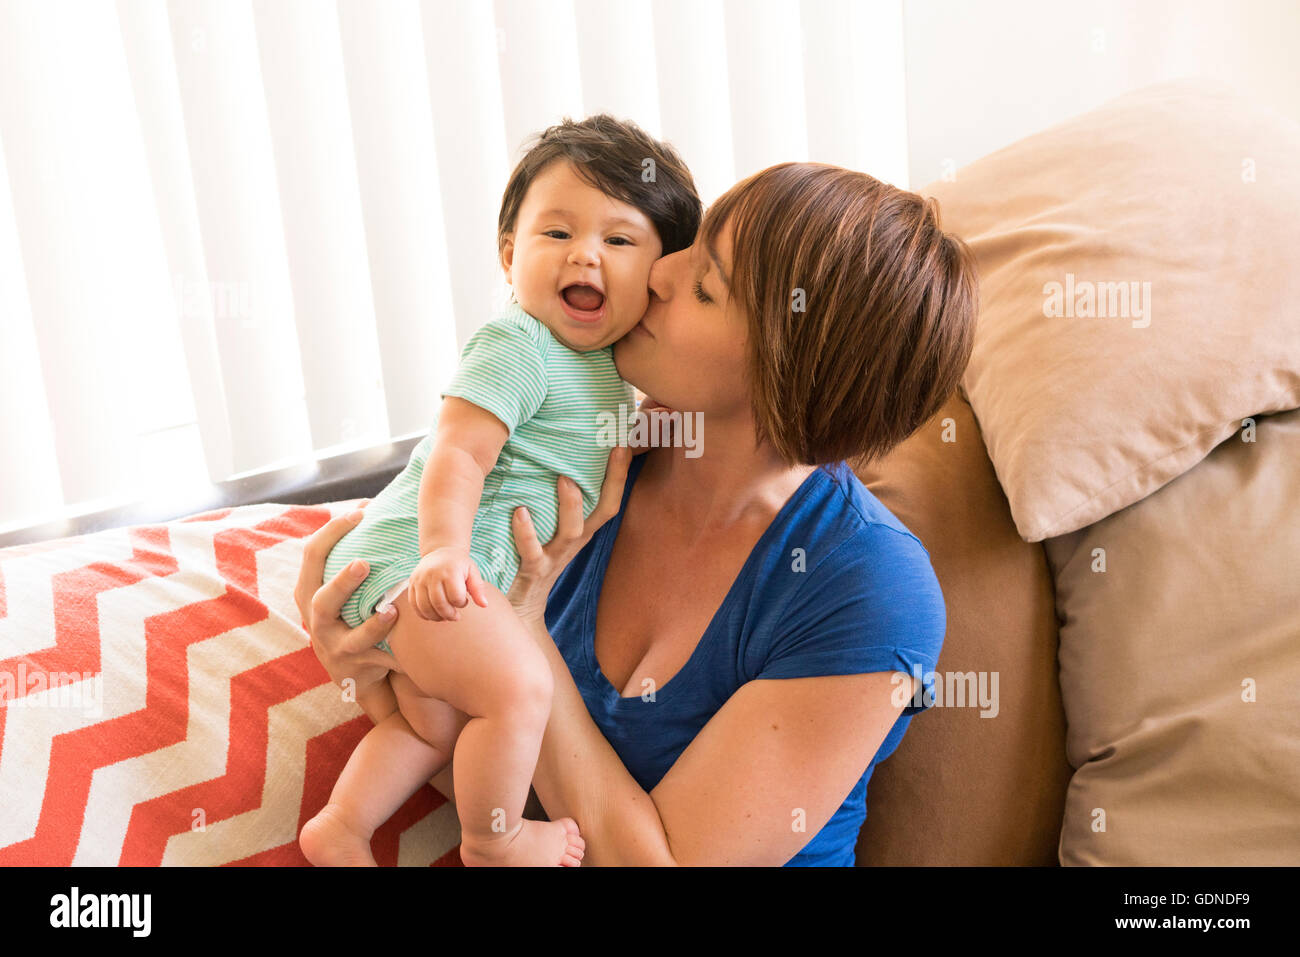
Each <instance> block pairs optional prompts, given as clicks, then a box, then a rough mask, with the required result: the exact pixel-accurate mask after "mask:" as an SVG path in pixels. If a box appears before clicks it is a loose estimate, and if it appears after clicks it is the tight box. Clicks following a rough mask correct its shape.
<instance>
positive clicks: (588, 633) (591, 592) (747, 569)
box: [582, 452, 829, 707]
mask: <svg viewBox="0 0 1300 957" xmlns="http://www.w3.org/2000/svg"><path fill="white" fill-rule="evenodd" d="M650 454H651V453H650V452H645V453H643V454H641V455H637V456H636V457H635V458H634V459H633V460H632V464H631V465H629V466H628V473H627V480H626V482H625V483H624V488H623V500H622V502H621V503H620V504H619V509H618V514H617V515H615V516H614V517H613V518H612V519H610V520H609V521H608V522H607V523H606V524H605V525H604V526H602V527H601V528H600V530H599V531H598V532H597V535H598V536H599V540H598V541H597V551H596V555H595V558H594V561H595V563H596V572H595V581H594V582H592V583H591V584H590V585H589V586H588V587H587V595H586V601H585V602H584V613H583V638H582V647H583V652H584V657H585V659H586V662H587V670H588V672H589V673H590V675H591V677H592V680H593V681H595V683H596V684H597V686H598V687H599V688H600V690H601V692H602V693H603V694H604V696H605V698H606V699H607V700H608V701H610V702H612V704H613V705H614V706H616V707H629V706H632V705H635V704H641V703H643V702H642V699H641V696H640V695H632V696H631V697H624V696H623V695H622V694H621V693H620V692H619V690H618V689H617V688H615V687H614V686H613V684H611V683H610V681H609V679H608V678H607V677H605V674H604V673H603V672H602V671H601V670H600V664H599V662H598V661H597V660H596V612H597V608H598V604H599V601H600V593H601V592H602V591H603V590H604V587H605V572H606V571H607V570H608V568H609V556H610V553H611V552H612V551H613V548H614V539H615V538H617V537H618V530H619V528H621V527H622V525H623V515H624V513H625V512H626V511H627V502H628V498H629V497H630V496H631V494H632V486H633V485H635V484H636V480H637V476H639V475H640V474H641V468H642V467H643V466H644V465H645V460H646V458H647V457H648V456H649V455H650ZM818 476H822V477H823V478H827V479H829V477H828V476H826V473H825V472H824V471H823V470H822V469H820V468H817V469H814V470H813V471H812V472H811V473H810V474H809V475H808V476H807V477H805V478H804V480H803V482H801V483H800V484H799V487H798V488H797V489H795V490H794V492H793V493H791V495H790V497H789V498H788V499H786V500H785V504H783V505H782V506H781V508H780V509H778V510H777V513H776V515H775V516H773V518H772V521H771V522H769V523H768V526H767V528H765V529H763V534H762V535H760V536H759V538H758V541H757V542H755V543H754V547H753V548H751V549H750V550H749V555H748V556H746V558H745V563H744V564H743V565H742V566H741V567H740V572H739V573H738V574H737V575H736V578H735V580H734V581H733V582H732V583H731V587H730V588H728V589H727V594H726V595H725V596H724V597H723V599H722V604H720V605H719V606H718V607H717V609H715V610H714V612H713V617H712V618H710V619H709V623H708V625H707V626H705V629H704V633H703V634H702V635H701V636H700V639H699V641H697V642H696V643H695V647H694V648H693V649H692V650H691V654H690V657H689V658H687V659H686V662H685V663H684V664H683V665H682V666H681V667H680V668H678V669H677V672H676V673H675V674H674V675H673V676H672V677H671V678H669V679H668V680H667V681H666V682H664V683H663V684H662V685H660V686H658V687H657V688H655V691H654V693H655V700H656V701H658V700H659V699H660V698H662V697H663V695H664V693H665V691H666V690H667V689H668V688H675V687H677V686H678V685H679V684H682V683H684V682H683V681H681V680H680V679H683V678H688V677H689V672H690V670H691V668H692V666H696V665H698V662H699V660H700V658H701V657H702V656H701V652H700V649H702V648H704V647H705V645H706V643H707V641H708V639H709V637H710V635H711V634H712V632H713V630H714V626H715V625H717V623H718V616H719V615H720V614H721V613H722V610H723V609H724V608H726V607H727V606H728V604H729V603H730V602H731V599H732V596H733V595H734V594H735V593H736V591H737V590H738V589H739V588H740V587H741V586H742V584H744V583H746V582H747V581H748V580H749V579H750V578H751V577H753V574H754V566H755V564H756V563H757V562H758V558H757V556H760V555H762V554H763V553H765V552H766V551H767V547H768V540H769V539H770V538H771V537H772V536H773V535H775V534H776V530H777V529H779V528H780V527H781V526H782V525H783V524H785V521H786V519H787V518H788V516H789V514H790V512H792V511H793V510H794V509H795V507H797V505H798V504H799V502H800V501H801V500H802V499H803V498H804V497H805V496H806V495H807V494H808V492H809V490H810V489H812V487H813V486H814V485H816V484H817V482H818Z"/></svg>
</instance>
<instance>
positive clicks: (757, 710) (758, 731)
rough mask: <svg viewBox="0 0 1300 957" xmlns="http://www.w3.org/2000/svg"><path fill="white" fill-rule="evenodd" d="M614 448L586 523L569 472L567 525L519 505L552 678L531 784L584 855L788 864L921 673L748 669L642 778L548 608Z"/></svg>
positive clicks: (583, 534) (534, 615) (525, 570)
mask: <svg viewBox="0 0 1300 957" xmlns="http://www.w3.org/2000/svg"><path fill="white" fill-rule="evenodd" d="M614 456H619V457H620V458H621V459H622V461H618V460H616V459H615V458H614ZM614 456H611V460H610V467H609V469H608V470H607V473H606V488H604V489H602V491H601V499H600V501H601V503H602V504H601V505H599V506H598V507H597V510H596V512H593V513H592V515H591V516H590V517H589V518H588V520H587V521H586V523H584V522H583V521H582V503H581V498H580V495H579V492H578V489H577V486H576V485H574V484H573V483H571V482H568V480H567V479H562V480H561V481H560V483H559V489H558V492H559V499H560V508H559V521H558V527H557V530H556V535H555V538H553V539H552V540H551V542H550V544H548V545H547V546H546V547H545V548H542V546H541V545H540V544H539V543H538V542H537V537H536V534H535V533H534V532H533V529H532V526H531V523H530V522H529V521H528V520H527V518H526V515H522V514H520V513H518V512H517V513H516V516H515V529H514V530H515V542H516V544H517V546H518V548H519V552H520V557H521V566H520V569H521V570H520V576H519V577H517V578H516V582H515V585H514V586H513V587H512V588H511V600H512V601H513V602H515V603H516V606H515V607H516V610H517V611H519V613H520V616H521V618H523V619H524V621H525V623H526V624H527V625H528V627H529V628H530V630H531V632H532V634H533V635H534V637H535V638H536V640H537V642H538V645H539V647H541V648H542V650H543V651H544V652H545V653H546V655H547V658H548V660H549V661H550V662H551V671H552V675H553V678H554V691H553V695H552V703H551V717H550V721H549V723H548V724H547V727H546V733H545V736H544V737H543V739H542V748H541V753H540V755H539V758H538V762H537V770H536V771H535V772H534V775H533V787H534V789H535V790H536V791H537V796H538V798H539V799H540V800H541V802H542V805H543V807H544V808H545V809H546V812H547V816H548V817H550V818H551V819H552V820H554V819H556V818H558V817H572V818H573V819H574V820H576V821H577V822H578V826H579V827H580V828H581V829H582V834H583V838H584V839H585V841H586V854H585V856H584V857H583V864H584V865H587V866H591V865H609V864H614V865H643V864H665V865H672V864H677V865H722V864H732V865H773V866H779V865H782V864H784V863H785V862H786V861H788V860H789V859H790V858H792V857H794V856H795V854H797V853H798V852H799V851H800V850H801V849H802V848H803V847H804V846H805V845H806V844H807V843H808V842H809V841H810V840H812V838H813V837H814V836H815V835H816V834H817V832H818V831H820V830H821V828H822V827H823V826H824V825H825V824H826V822H827V821H829V820H830V818H831V816H832V815H833V814H834V813H835V811H836V810H837V809H838V808H839V806H840V805H841V804H842V803H843V801H844V798H845V796H846V795H848V793H849V792H850V791H851V790H852V789H853V785H854V783H855V782H856V781H857V780H858V779H859V778H861V776H862V773H863V772H864V771H865V770H866V769H867V766H868V765H869V764H870V763H871V759H872V757H873V756H874V755H875V753H876V752H877V751H878V750H879V748H880V745H881V743H882V742H883V741H884V739H885V735H887V734H888V733H889V729H890V728H891V727H892V726H893V723H894V721H895V719H897V717H898V715H899V713H900V712H901V711H902V709H903V707H905V706H906V703H907V701H908V700H909V699H910V695H911V684H912V679H911V678H910V677H908V676H907V675H905V674H903V673H902V672H898V673H897V674H895V673H891V672H878V673H874V674H858V675H842V676H831V677H820V678H784V679H776V680H755V681H750V682H748V683H747V684H745V685H744V686H742V687H741V688H740V689H738V690H737V691H736V693H735V694H733V695H732V696H731V698H730V699H729V700H728V701H727V702H726V704H724V705H723V707H722V708H721V709H719V711H718V713H717V714H715V715H714V716H713V718H711V719H710V720H709V722H708V724H706V725H705V726H704V728H703V729H701V731H700V733H699V734H698V735H696V737H695V739H694V740H693V741H692V742H691V743H690V745H688V746H687V748H686V749H685V750H684V751H683V752H682V754H681V755H680V756H679V757H678V759H677V761H676V762H675V763H674V764H673V766H672V767H671V768H670V769H669V770H668V773H667V774H665V775H664V777H663V779H662V780H661V781H660V782H659V783H658V784H657V785H656V786H655V788H654V789H653V790H652V791H650V792H649V793H647V792H646V791H644V790H643V789H642V788H641V786H640V785H638V784H637V783H636V780H635V779H634V778H633V777H632V775H631V774H630V773H629V772H628V770H627V768H626V767H625V766H624V765H623V762H622V760H621V759H620V758H619V757H618V755H617V753H616V752H615V751H614V749H613V747H611V746H610V744H609V742H608V741H607V740H606V739H605V737H604V735H603V734H602V733H601V731H600V729H599V728H598V727H597V726H596V724H595V722H594V721H592V719H591V715H590V714H589V713H588V711H587V707H586V704H585V702H584V701H583V700H582V695H581V694H580V692H579V691H578V688H577V685H575V684H574V681H573V677H572V675H570V673H569V669H568V666H567V664H566V663H565V661H564V658H563V656H562V655H561V654H560V652H559V649H558V648H556V646H555V642H554V640H553V639H552V638H551V636H550V633H549V632H548V631H547V630H546V624H545V619H544V617H543V615H544V612H545V598H546V596H547V595H548V594H549V591H550V587H551V585H552V584H554V581H555V578H556V577H557V576H558V574H559V571H560V570H562V569H563V568H564V566H565V565H567V564H568V562H569V560H570V559H571V558H572V557H573V555H575V554H576V553H577V552H578V551H579V550H580V549H581V548H582V546H583V545H585V544H586V542H587V540H589V539H590V537H591V535H592V534H593V533H594V532H595V530H596V529H597V528H599V527H600V526H601V525H603V524H604V523H605V522H606V521H608V519H609V518H611V517H613V514H614V513H615V512H616V511H617V506H618V503H619V501H620V500H621V498H622V485H623V481H624V479H625V478H626V471H627V469H626V462H627V459H628V458H630V456H627V455H626V454H625V453H622V452H620V451H618V450H616V451H615V453H614ZM614 492H616V493H617V494H611V493H614ZM900 679H901V684H902V685H903V686H904V687H903V688H902V689H899V685H900Z"/></svg>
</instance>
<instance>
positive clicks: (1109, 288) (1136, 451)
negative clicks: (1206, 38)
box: [921, 81, 1300, 542]
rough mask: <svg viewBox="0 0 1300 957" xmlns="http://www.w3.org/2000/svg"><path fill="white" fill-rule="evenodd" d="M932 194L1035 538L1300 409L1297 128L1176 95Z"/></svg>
mask: <svg viewBox="0 0 1300 957" xmlns="http://www.w3.org/2000/svg"><path fill="white" fill-rule="evenodd" d="M921 192H922V193H926V194H930V195H933V196H935V197H937V198H938V199H939V202H940V206H941V209H942V215H943V224H944V226H945V228H947V229H951V230H953V231H955V232H957V233H958V234H960V235H961V236H963V237H964V238H965V239H966V240H967V242H969V244H970V245H971V247H972V249H973V250H974V252H975V254H976V257H977V258H978V261H979V269H980V298H981V315H980V320H979V326H978V332H977V335H976V341H975V350H974V354H973V356H972V358H971V363H970V366H969V368H968V369H967V372H966V375H965V377H964V379H963V382H962V388H963V391H964V394H965V395H966V396H967V397H968V398H969V401H970V403H971V406H972V407H973V409H974V411H975V416H976V418H977V419H978V420H979V423H980V428H981V429H982V430H983V433H984V439H985V441H986V443H987V445H988V450H989V455H990V457H991V458H992V460H993V465H994V468H995V469H996V471H997V476H998V480H999V481H1000V482H1001V484H1002V487H1003V489H1004V490H1005V491H1006V494H1007V498H1008V500H1009V502H1010V505H1011V513H1012V516H1013V517H1014V519H1015V523H1016V528H1017V529H1018V531H1019V533H1020V535H1021V536H1022V537H1023V538H1024V539H1025V540H1026V541H1031V542H1033V541H1040V540H1042V539H1044V538H1047V537H1049V536H1053V535H1062V534H1065V533H1067V532H1071V531H1074V530H1075V529H1079V528H1082V527H1084V526H1086V525H1089V524H1091V523H1092V522H1095V521H1097V520H1098V519H1101V518H1104V517H1105V516H1107V515H1110V514H1111V513H1113V512H1115V511H1116V510H1117V509H1121V508H1124V507H1125V506H1127V505H1131V504H1132V503H1134V502H1137V501H1139V500H1140V499H1142V498H1143V497H1144V496H1146V495H1149V494H1150V493H1151V492H1153V491H1155V490H1156V489H1158V488H1160V487H1161V486H1162V485H1164V484H1165V483H1167V482H1169V481H1170V480H1171V479H1173V478H1175V477H1177V476H1179V475H1181V474H1182V473H1183V472H1185V471H1187V469H1189V468H1191V467H1192V466H1193V465H1195V464H1196V463H1197V462H1199V461H1200V460H1201V459H1202V458H1204V457H1205V455H1206V454H1207V453H1208V452H1209V451H1210V449H1212V448H1214V446H1215V445H1217V444H1218V443H1220V442H1222V441H1223V440H1224V439H1225V438H1227V437H1228V436H1230V435H1232V434H1233V432H1235V431H1236V430H1237V429H1238V428H1240V427H1241V422H1242V419H1243V418H1245V417H1246V416H1250V415H1256V414H1260V413H1268V412H1275V411H1280V410H1285V409H1293V408H1296V407H1297V406H1300V262H1297V255H1298V251H1300V126H1297V125H1296V124H1295V123H1293V122H1291V121H1289V120H1286V119H1284V118H1282V117H1280V116H1278V115H1276V114H1274V113H1272V112H1269V111H1268V110H1266V109H1264V108H1261V107H1259V106H1256V105H1254V104H1253V103H1251V102H1249V101H1246V100H1243V99H1241V98H1238V97H1237V96H1235V95H1234V94H1232V93H1231V92H1230V91H1229V90H1227V89H1226V88H1224V87H1222V86H1219V85H1217V84H1213V83H1210V82H1208V81H1177V82H1173V83H1165V84H1161V85H1158V86H1155V87H1150V88H1147V89H1145V90H1140V91H1138V92H1135V93H1131V94H1128V95H1126V96H1123V97H1120V98H1119V99H1116V100H1113V101H1111V102H1110V103H1108V104H1106V105H1104V106H1102V107H1100V108H1098V109H1096V110H1093V111H1092V112H1090V113H1086V114H1084V115H1082V116H1079V117H1077V118H1075V119H1071V120H1069V121H1067V122H1064V123H1061V124H1059V125H1057V126H1054V127H1052V128H1050V129H1048V130H1045V131H1043V132H1041V133H1038V134H1035V135H1033V136H1030V137H1027V138H1026V139H1023V140H1020V141H1019V142H1017V143H1014V144H1012V145H1011V146H1008V147H1006V148H1005V149H1002V150H999V151H998V152H996V153H993V154H991V155H989V156H987V157H984V158H983V159H980V160H978V161H976V162H975V163H972V164H971V165H969V166H967V167H964V168H963V169H961V170H959V171H958V172H957V174H956V178H955V181H953V182H946V183H945V182H940V183H934V184H932V185H931V186H929V187H927V188H925V189H923V190H921ZM1121 284H1123V285H1121ZM1133 284H1136V285H1133ZM1126 293H1127V296H1126V295H1125V294H1126ZM1126 298H1127V303H1126V302H1125V299H1126ZM1055 312H1060V313H1063V314H1061V315H1049V314H1048V313H1055ZM1089 312H1091V313H1092V316H1089V315H1088V313H1089Z"/></svg>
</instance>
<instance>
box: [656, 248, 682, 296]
mask: <svg viewBox="0 0 1300 957" xmlns="http://www.w3.org/2000/svg"><path fill="white" fill-rule="evenodd" d="M688 262H689V256H688V255H687V250H685V249H681V250H678V251H677V252H675V253H669V254H668V255H667V256H660V257H659V258H658V259H656V260H655V261H654V262H653V263H652V264H651V265H650V291H651V292H652V293H654V294H655V295H656V296H657V297H659V298H660V299H671V298H672V295H673V289H674V287H675V286H676V284H677V283H678V282H680V277H679V273H680V271H681V269H682V267H683V266H684V265H685V264H686V263H688Z"/></svg>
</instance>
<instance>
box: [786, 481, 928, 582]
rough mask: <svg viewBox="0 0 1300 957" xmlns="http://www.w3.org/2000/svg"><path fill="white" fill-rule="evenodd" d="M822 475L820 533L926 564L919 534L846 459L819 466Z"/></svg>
mask: <svg viewBox="0 0 1300 957" xmlns="http://www.w3.org/2000/svg"><path fill="white" fill-rule="evenodd" d="M819 471H821V472H822V474H823V476H824V482H823V486H822V489H821V492H820V495H818V496H816V497H815V498H816V501H815V502H813V503H810V504H811V505H812V507H813V508H815V510H816V511H817V512H819V513H820V521H818V522H817V525H818V527H819V530H820V532H821V537H824V538H826V539H828V540H831V541H838V542H839V544H840V545H841V546H848V547H850V548H852V549H854V550H862V549H867V550H870V551H876V552H880V551H885V552H890V553H892V554H894V555H896V556H898V557H900V558H903V557H906V556H911V557H912V558H913V559H917V560H922V561H923V562H924V564H925V565H926V566H927V567H928V566H929V563H930V550H929V549H927V548H926V547H925V544H924V543H923V542H922V541H921V539H920V538H918V537H917V535H916V534H915V533H914V532H913V531H912V530H911V529H910V528H908V527H907V526H906V525H904V524H903V522H902V521H901V520H900V519H899V518H898V516H896V515H895V514H894V513H893V512H891V511H890V510H889V509H888V508H886V507H885V505H884V504H883V503H882V502H881V501H880V499H878V498H876V496H875V495H873V494H872V492H871V490H870V489H869V488H867V486H866V485H865V484H863V482H862V480H861V479H860V478H858V476H857V475H856V474H855V473H854V471H853V469H852V468H850V467H849V465H848V463H846V462H837V463H835V465H833V466H828V467H826V468H823V469H819Z"/></svg>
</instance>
